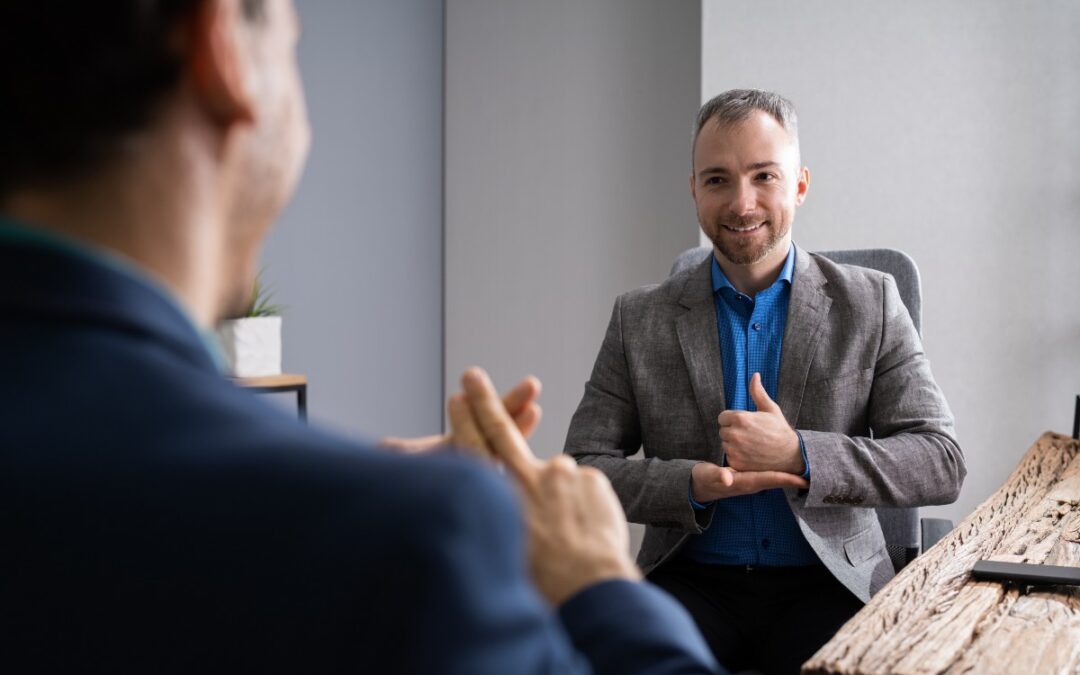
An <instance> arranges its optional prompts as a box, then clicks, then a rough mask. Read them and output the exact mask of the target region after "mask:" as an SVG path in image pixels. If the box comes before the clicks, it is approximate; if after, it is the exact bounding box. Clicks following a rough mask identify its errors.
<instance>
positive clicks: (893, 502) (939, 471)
mask: <svg viewBox="0 0 1080 675" xmlns="http://www.w3.org/2000/svg"><path fill="white" fill-rule="evenodd" d="M711 264H712V263H711V260H710V259H706V260H705V262H704V263H702V264H700V265H697V266H695V267H692V268H690V269H688V270H685V271H683V272H681V273H678V274H676V275H674V276H672V277H670V278H669V279H668V280H667V281H665V282H664V283H662V284H660V285H657V286H647V287H644V288H640V289H638V290H635V291H631V292H629V293H626V294H624V295H622V296H620V297H619V298H618V299H617V300H616V301H615V308H614V310H613V312H612V315H611V322H610V323H609V325H608V329H607V334H606V335H605V337H604V342H603V345H602V346H601V348H600V354H599V355H598V356H597V358H596V365H595V366H594V367H593V371H592V376H591V377H590V378H589V381H588V383H587V384H586V385H585V396H584V397H583V398H582V400H581V403H580V405H579V406H578V409H577V412H575V413H574V417H573V420H572V421H571V423H570V431H569V434H568V436H567V439H566V448H565V451H566V452H567V453H569V454H570V455H572V456H573V457H574V458H575V459H576V460H577V461H578V462H580V463H582V464H589V465H592V466H595V467H597V468H598V469H600V470H601V471H603V472H604V473H605V474H607V476H608V478H610V479H611V482H612V485H614V487H615V492H616V493H617V494H618V495H619V499H620V500H621V501H622V505H623V508H624V509H625V510H626V514H627V518H628V519H629V520H630V521H632V522H638V523H644V524H645V525H646V531H645V539H644V542H643V543H642V547H641V551H640V553H639V554H638V564H639V565H640V566H641V568H642V570H643V571H644V572H645V573H646V574H648V573H649V572H650V571H652V570H653V569H655V568H656V567H657V566H658V565H660V564H661V563H662V562H664V561H665V560H667V559H668V558H670V557H671V556H672V555H673V554H674V553H675V552H676V551H677V550H678V549H679V547H680V546H682V544H683V543H684V542H685V541H686V538H687V537H688V536H689V535H690V534H691V533H698V532H701V531H702V529H703V528H705V527H708V526H709V524H710V522H711V520H712V517H713V511H714V509H713V508H709V509H707V510H705V511H695V510H694V509H693V508H691V506H690V503H689V500H688V490H689V485H690V470H691V467H693V465H694V464H695V463H697V462H702V461H706V462H717V461H719V459H720V455H721V447H720V438H719V430H718V427H717V421H716V418H717V416H718V415H719V414H720V412H722V411H723V410H724V384H723V383H724V376H723V364H722V363H721V362H720V346H719V345H720V340H719V336H718V334H717V328H716V308H715V306H714V304H713V295H712V278H711V271H710V266H711ZM777 403H778V404H779V405H780V408H781V409H782V410H783V411H784V416H785V417H786V418H787V420H788V422H789V423H790V424H791V425H792V426H793V427H794V428H796V429H798V430H799V431H800V432H801V433H802V436H803V439H804V441H805V443H806V454H807V457H808V459H809V462H810V469H811V481H810V488H809V489H808V490H794V489H789V490H785V492H786V494H787V501H788V504H789V505H790V506H791V510H792V512H793V513H794V514H795V518H796V520H797V521H798V523H799V526H800V528H801V529H802V532H803V534H804V535H805V536H806V539H807V541H808V542H809V543H810V546H811V547H813V549H814V551H816V552H817V555H818V557H820V558H821V561H822V562H823V563H824V564H825V565H826V567H828V568H829V570H831V571H832V573H833V574H834V575H835V576H836V578H837V579H838V580H840V582H841V583H843V584H844V585H845V586H846V587H847V588H849V589H850V590H851V591H852V592H853V593H854V594H855V595H857V596H858V597H860V598H862V599H863V600H864V601H865V600H868V599H869V597H870V596H871V595H872V594H873V593H875V592H877V591H878V590H879V589H880V588H881V587H882V586H883V585H885V583H886V582H887V581H889V579H891V578H892V576H893V574H894V572H893V566H892V563H891V562H890V560H889V555H888V552H887V551H886V549H885V539H884V537H883V536H882V533H881V526H880V525H879V523H878V520H877V517H876V516H875V513H874V510H873V508H872V507H878V506H894V507H903V506H923V505H929V504H947V503H950V502H952V501H955V500H956V498H957V496H958V495H959V493H960V486H961V484H962V482H963V480H964V476H965V474H966V468H965V466H964V456H963V454H962V453H961V451H960V447H959V445H958V444H957V442H956V438H955V432H954V430H953V418H952V413H951V412H950V411H949V406H948V404H947V403H946V401H945V397H944V395H943V394H942V392H941V390H940V389H939V388H938V386H937V384H936V383H935V382H934V378H933V376H932V375H931V373H930V363H929V361H927V359H926V356H925V355H924V354H923V350H922V343H921V341H920V340H919V336H918V333H917V332H916V330H915V328H914V326H913V325H912V323H911V317H910V316H909V315H908V312H907V310H906V309H905V308H904V305H903V303H902V302H901V300H900V296H899V294H898V293H897V291H896V285H895V283H894V281H893V279H892V277H891V276H889V275H887V274H883V273H881V272H877V271H874V270H869V269H866V268H862V267H855V266H851V265H839V264H836V263H834V262H832V261H830V260H828V259H827V258H823V257H821V256H818V255H813V254H811V253H808V252H807V251H806V250H804V249H802V248H799V247H796V256H795V274H794V279H793V281H792V286H791V301H790V304H789V309H788V318H787V326H786V328H785V332H784V346H783V351H782V355H781V360H780V378H779V385H778V387H777ZM639 449H643V450H644V455H645V457H644V459H628V457H629V456H630V455H633V454H635V453H636V452H637V451H638V450H639Z"/></svg>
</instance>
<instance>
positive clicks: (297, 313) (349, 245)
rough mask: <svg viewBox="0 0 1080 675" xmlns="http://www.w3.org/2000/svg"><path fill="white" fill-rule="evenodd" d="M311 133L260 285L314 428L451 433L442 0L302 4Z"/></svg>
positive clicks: (378, 432) (302, 55)
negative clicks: (300, 379) (275, 305)
mask: <svg viewBox="0 0 1080 675" xmlns="http://www.w3.org/2000/svg"><path fill="white" fill-rule="evenodd" d="M297 5H298V9H299V14H300V20H301V23H302V24H303V35H302V37H301V40H300V67H301V71H302V74H303V78H304V83H305V86H306V91H307V99H308V108H309V113H310V117H311V123H312V127H313V130H314V137H313V143H312V148H311V156H310V158H309V161H308V166H307V170H306V172H305V174H304V176H303V179H302V181H301V183H300V186H299V190H298V192H297V195H296V198H295V199H294V201H293V202H292V204H291V205H290V206H289V207H288V208H287V209H286V211H285V213H284V214H283V215H282V218H281V220H280V222H279V223H278V224H277V225H276V226H275V229H274V230H273V231H272V233H271V234H270V237H269V239H268V241H267V245H266V250H265V251H264V255H263V262H264V263H266V264H268V267H267V270H266V278H267V279H268V281H270V283H272V284H273V285H274V286H275V287H276V288H277V290H278V296H277V299H278V300H279V301H280V302H282V303H284V304H285V305H287V306H288V309H287V312H286V315H285V322H284V331H283V332H284V365H285V369H286V370H287V371H292V372H298V373H303V374H306V375H307V376H308V378H309V380H310V390H309V405H310V410H311V418H312V420H313V421H314V422H321V423H325V424H330V425H332V426H334V427H337V428H339V429H341V430H344V431H346V432H348V433H350V434H353V435H359V434H369V435H383V434H388V433H392V434H400V435H421V434H430V433H435V432H437V431H439V430H440V429H441V426H442V407H443V403H442V169H443V167H442V99H443V96H442V75H443V61H442V58H443V53H442V46H443V42H442V40H443V2H442V0H394V2H382V1H380V0H362V1H361V0H299V2H298V3H297Z"/></svg>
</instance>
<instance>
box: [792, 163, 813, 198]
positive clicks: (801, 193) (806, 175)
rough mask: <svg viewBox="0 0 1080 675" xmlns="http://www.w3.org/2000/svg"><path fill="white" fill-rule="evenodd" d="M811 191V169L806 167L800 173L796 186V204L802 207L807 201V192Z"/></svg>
mask: <svg viewBox="0 0 1080 675" xmlns="http://www.w3.org/2000/svg"><path fill="white" fill-rule="evenodd" d="M809 189H810V169H808V168H806V167H805V166H804V167H803V168H802V169H801V170H800V171H799V183H798V184H797V185H796V186H795V203H796V204H797V205H799V206H802V203H803V202H804V201H806V192H807V191H808V190H809Z"/></svg>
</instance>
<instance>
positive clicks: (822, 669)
mask: <svg viewBox="0 0 1080 675" xmlns="http://www.w3.org/2000/svg"><path fill="white" fill-rule="evenodd" d="M980 559H989V560H1005V561H1012V562H1027V563H1045V564H1050V565H1066V566H1072V567H1080V441H1075V440H1073V439H1071V438H1069V437H1067V436H1062V435H1060V434H1055V433H1051V432H1047V433H1045V434H1043V435H1042V437H1040V438H1039V439H1038V440H1037V441H1036V442H1035V444H1034V445H1033V446H1031V448H1030V449H1029V450H1028V451H1027V454H1025V455H1024V457H1023V459H1021V460H1020V464H1019V465H1018V466H1017V467H1016V469H1015V470H1014V471H1013V472H1012V475H1010V476H1009V479H1008V480H1007V481H1006V482H1005V484H1004V485H1002V486H1001V488H999V489H998V491H997V492H995V493H994V494H993V495H992V496H991V497H990V498H989V499H987V500H986V501H985V502H983V503H982V504H981V505H980V506H979V507H978V508H977V509H976V510H975V512H974V513H972V514H971V515H970V516H969V517H967V518H966V519H964V521H963V522H961V523H960V524H959V525H957V527H956V528H955V529H954V530H953V531H952V532H950V533H949V534H948V535H947V536H946V537H945V538H944V539H942V540H941V541H940V542H939V543H938V544H937V545H935V546H934V547H933V548H931V549H930V550H929V551H927V552H926V553H924V554H922V555H921V556H919V557H918V558H916V559H915V561H914V562H912V563H911V564H910V565H908V566H907V567H906V568H904V570H903V571H902V572H901V573H900V574H899V575H897V577H896V578H895V579H893V580H892V581H891V582H889V584H888V585H886V586H885V588H883V589H882V590H881V591H880V592H879V593H878V594H877V595H876V596H874V597H873V598H872V599H871V601H870V602H869V603H868V604H867V605H866V607H865V608H864V609H863V610H862V611H860V612H859V613H858V614H857V615H855V617H854V618H852V619H851V621H849V622H848V623H847V624H845V625H844V627H843V628H841V629H840V631H839V632H838V633H837V634H836V636H835V637H834V638H833V639H832V640H830V641H829V642H828V644H826V645H825V646H824V647H822V648H821V649H820V650H819V651H818V652H817V654H815V655H814V656H813V657H812V658H811V659H810V660H809V661H807V662H806V663H805V664H804V665H803V673H913V674H914V673H973V674H979V675H981V674H983V673H991V674H992V673H1010V674H1011V673H1019V674H1024V675H1026V674H1029V673H1032V674H1034V673H1063V674H1064V673H1068V674H1070V675H1080V587H1067V586H1053V587H1044V588H1040V589H1034V588H1033V589H1019V588H1016V587H1014V586H1012V585H1006V584H1002V583H998V582H987V581H973V580H972V579H970V577H969V573H970V571H971V568H972V567H973V566H974V565H975V561H977V560H980Z"/></svg>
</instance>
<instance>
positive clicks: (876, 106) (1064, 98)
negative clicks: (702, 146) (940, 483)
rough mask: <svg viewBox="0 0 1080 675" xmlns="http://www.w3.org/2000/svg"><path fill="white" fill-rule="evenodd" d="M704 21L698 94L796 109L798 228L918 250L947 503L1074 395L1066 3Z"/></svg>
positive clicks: (1074, 32) (851, 2)
mask: <svg viewBox="0 0 1080 675" xmlns="http://www.w3.org/2000/svg"><path fill="white" fill-rule="evenodd" d="M702 22H703V66H702V80H703V97H705V98H707V97H709V96H711V95H713V94H716V93H718V92H720V91H723V90H725V89H729V88H732V87H737V86H754V87H762V88H768V89H775V90H777V91H780V92H782V93H784V94H786V95H787V96H789V97H790V98H791V99H792V100H793V101H794V102H795V104H796V106H797V107H798V108H799V112H800V131H801V137H802V143H803V158H804V161H805V162H806V164H807V165H808V166H809V167H810V170H811V178H812V180H811V188H810V193H809V196H808V199H807V202H806V204H805V206H804V207H803V208H802V210H800V212H799V216H798V218H797V221H796V225H795V229H794V232H795V238H796V240H797V241H799V242H800V243H801V244H802V245H803V246H806V247H807V248H810V249H825V248H855V247H871V246H890V247H895V248H899V249H902V250H905V251H907V252H908V253H910V254H911V255H912V256H914V257H915V259H916V260H917V261H918V263H919V265H920V267H921V270H922V274H923V292H924V301H923V302H924V318H923V323H924V337H925V346H926V351H927V354H928V355H929V357H930V359H931V361H932V364H933V368H934V373H935V375H936V377H937V379H938V382H939V383H940V384H941V386H942V387H943V388H944V390H945V393H946V395H947V396H948V398H949V401H950V403H951V405H952V407H953V411H954V412H955V414H956V417H957V425H958V430H959V434H960V441H961V445H962V446H963V448H964V449H965V452H966V454H967V457H968V467H969V470H970V473H969V475H968V479H967V483H966V485H965V486H964V490H963V493H962V495H961V497H960V500H959V502H958V503H957V504H955V505H953V506H949V507H943V508H938V509H930V510H929V511H930V513H932V514H933V513H937V514H943V515H945V516H948V517H952V518H954V519H959V518H961V517H963V516H964V515H966V514H967V513H969V512H970V511H971V510H972V509H973V508H974V507H975V506H977V505H978V503H979V502H981V501H982V500H983V499H985V498H986V497H987V496H989V495H990V493H991V492H993V490H995V489H996V488H997V486H999V485H1000V484H1001V483H1002V482H1003V481H1004V480H1005V478H1006V476H1007V475H1008V473H1009V472H1010V471H1011V470H1012V468H1013V467H1014V466H1015V465H1016V463H1017V461H1018V459H1019V457H1020V455H1021V454H1022V453H1023V452H1024V451H1025V450H1026V449H1027V448H1028V446H1029V445H1030V444H1031V442H1032V441H1033V440H1034V439H1035V438H1036V437H1037V436H1038V435H1039V434H1040V433H1042V432H1043V431H1045V430H1047V429H1052V430H1056V431H1061V432H1064V433H1069V432H1070V431H1071V427H1072V410H1073V403H1072V402H1073V400H1074V399H1073V397H1074V396H1075V395H1076V394H1077V393H1080V263H1078V254H1080V225H1078V223H1077V213H1078V212H1080V76H1078V74H1077V66H1078V65H1080V39H1078V36H1080V3H1077V2H1075V1H1074V0H1043V1H1041V2H1025V3H1013V2H1007V1H1005V0H994V1H993V2H988V1H986V0H966V1H958V0H953V1H950V2H941V1H940V0H916V1H913V2H906V3H891V2H890V3H885V2H864V1H862V0H844V1H839V0H838V1H835V2H828V3H825V2H817V3H792V2H783V1H780V0H772V1H762V0H753V1H750V0H723V1H722V2H721V1H719V0H706V1H705V2H704V6H703V19H702ZM763 38H767V39H765V40H763ZM687 227H688V229H693V227H694V224H693V222H692V221H691V222H689V223H688V224H687Z"/></svg>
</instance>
